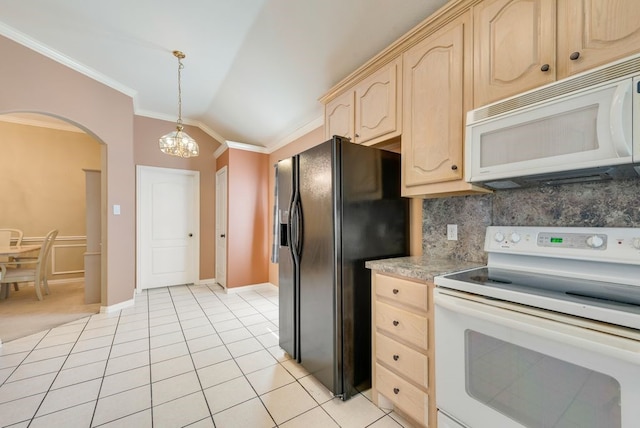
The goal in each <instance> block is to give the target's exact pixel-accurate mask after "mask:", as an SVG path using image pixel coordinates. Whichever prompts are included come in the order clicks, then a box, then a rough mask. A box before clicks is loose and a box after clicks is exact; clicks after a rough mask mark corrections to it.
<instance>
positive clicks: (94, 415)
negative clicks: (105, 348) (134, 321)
mask: <svg viewBox="0 0 640 428" xmlns="http://www.w3.org/2000/svg"><path fill="white" fill-rule="evenodd" d="M121 316H122V311H118V321H117V322H116V330H115V331H114V332H113V337H112V338H111V346H109V353H108V354H107V363H106V364H105V365H104V371H103V372H102V378H101V379H100V388H98V396H97V397H96V404H95V405H94V406H93V413H92V414H91V421H89V427H91V426H93V420H94V419H95V417H96V410H98V402H99V401H100V393H101V392H102V385H103V384H104V378H105V377H106V374H107V367H109V359H110V357H111V352H112V351H113V344H114V342H115V340H116V334H117V332H118V326H119V325H120V317H121Z"/></svg>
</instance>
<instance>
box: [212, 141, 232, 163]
mask: <svg viewBox="0 0 640 428" xmlns="http://www.w3.org/2000/svg"><path fill="white" fill-rule="evenodd" d="M228 148H229V146H227V143H226V142H223V143H222V144H220V147H218V150H216V151H215V152H213V157H214V158H216V159H218V158H219V157H220V156H222V154H223V153H224V152H226V151H227V149H228Z"/></svg>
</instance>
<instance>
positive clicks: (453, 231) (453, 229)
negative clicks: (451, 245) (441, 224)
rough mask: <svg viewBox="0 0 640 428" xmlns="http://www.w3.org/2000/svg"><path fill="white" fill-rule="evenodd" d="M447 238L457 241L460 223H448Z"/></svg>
mask: <svg viewBox="0 0 640 428" xmlns="http://www.w3.org/2000/svg"><path fill="white" fill-rule="evenodd" d="M447 239H448V240H449V241H457V240H458V225H457V224H448V225H447Z"/></svg>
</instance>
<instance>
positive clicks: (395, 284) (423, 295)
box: [376, 274, 428, 311]
mask: <svg viewBox="0 0 640 428" xmlns="http://www.w3.org/2000/svg"><path fill="white" fill-rule="evenodd" d="M376 294H377V295H378V296H382V297H386V298H389V299H391V300H393V301H395V302H398V303H402V304H404V305H409V306H413V307H415V308H418V309H422V310H424V311H426V310H427V296H428V293H427V284H424V283H419V282H413V281H407V280H405V279H400V278H394V277H392V276H387V275H380V274H376Z"/></svg>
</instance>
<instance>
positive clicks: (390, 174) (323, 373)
mask: <svg viewBox="0 0 640 428" xmlns="http://www.w3.org/2000/svg"><path fill="white" fill-rule="evenodd" d="M408 204H409V201H408V200H407V199H404V198H402V197H401V196H400V155H399V154H397V153H392V152H388V151H384V150H379V149H375V148H371V147H365V146H360V145H357V144H353V143H350V142H349V141H348V140H346V139H343V138H340V137H333V139H331V140H329V141H326V142H324V143H322V144H320V145H318V146H315V147H313V148H311V149H309V150H307V151H305V152H303V153H301V154H299V155H297V156H294V157H293V158H290V159H286V160H282V161H280V162H279V163H278V222H279V226H280V228H279V232H278V234H279V240H280V246H279V304H280V306H279V310H280V317H279V334H280V339H279V341H280V347H281V348H283V349H284V350H285V351H286V352H287V353H289V354H290V355H291V356H292V357H293V358H295V359H296V360H298V361H299V362H300V363H301V364H302V366H303V367H304V368H305V369H306V370H307V371H308V372H309V373H311V374H312V375H314V376H315V377H316V378H317V379H318V380H319V381H320V382H321V383H322V384H324V385H325V386H326V387H327V388H328V389H329V390H330V391H331V392H332V393H333V394H334V395H336V396H340V397H341V398H342V399H343V400H346V399H348V398H350V397H351V396H352V395H353V394H355V393H356V392H358V391H361V390H362V389H366V388H368V387H369V386H370V384H371V272H370V271H369V270H368V269H366V268H365V266H364V264H365V261H367V260H373V259H381V258H388V257H396V256H398V257H399V256H404V255H407V254H408V247H409V233H408V229H409V205H408Z"/></svg>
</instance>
